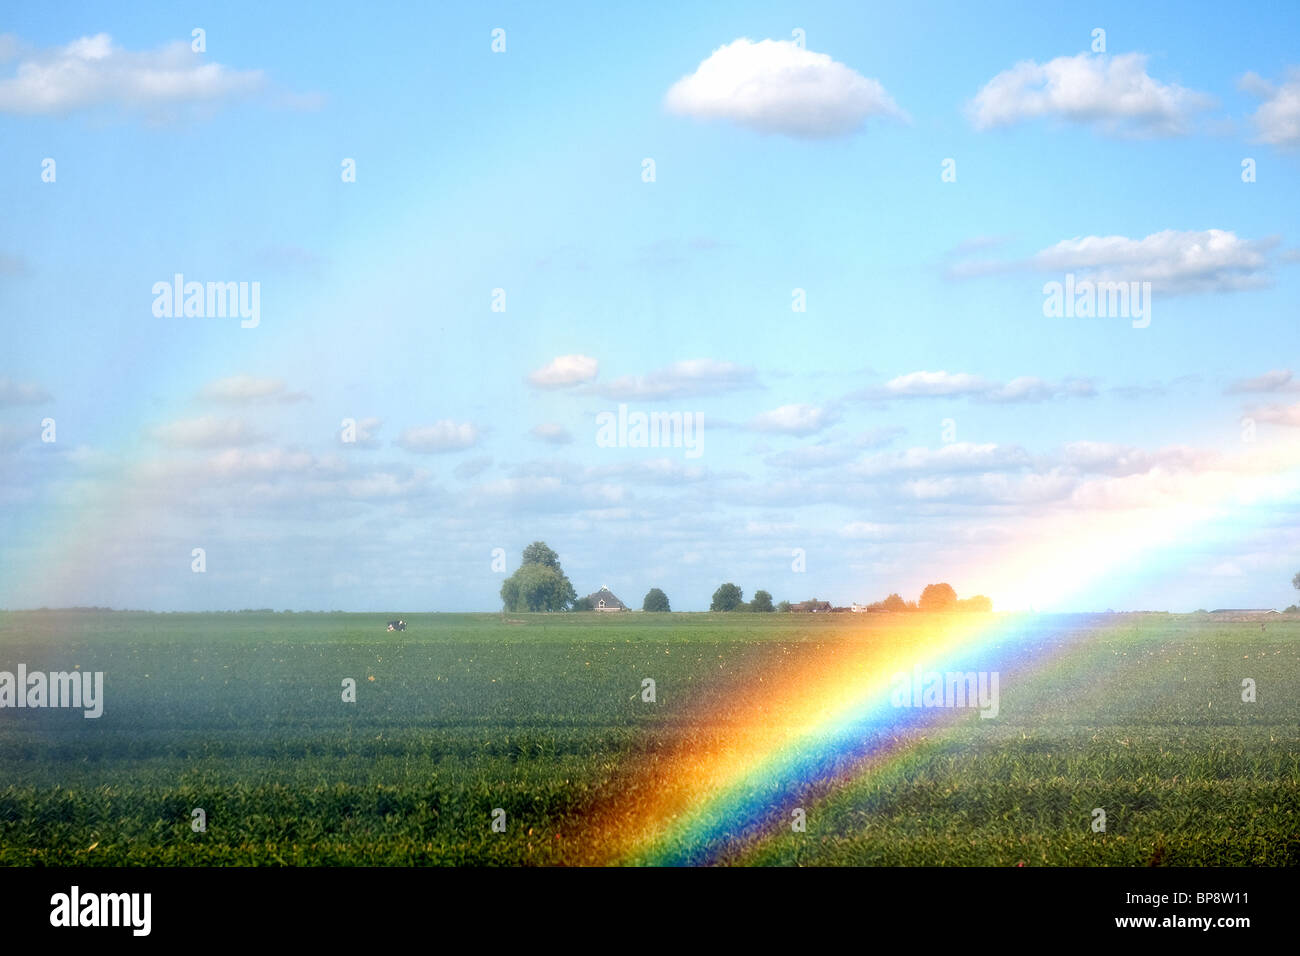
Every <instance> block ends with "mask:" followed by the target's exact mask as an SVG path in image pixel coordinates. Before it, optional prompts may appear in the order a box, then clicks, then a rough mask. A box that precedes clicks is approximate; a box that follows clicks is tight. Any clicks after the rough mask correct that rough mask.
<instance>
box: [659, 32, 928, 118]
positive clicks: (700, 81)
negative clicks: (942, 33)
mask: <svg viewBox="0 0 1300 956" xmlns="http://www.w3.org/2000/svg"><path fill="white" fill-rule="evenodd" d="M664 104H665V106H666V107H667V108H668V109H669V110H670V111H671V112H673V113H677V114H680V115H684V116H694V117H697V118H700V119H725V120H730V121H732V122H734V123H737V124H739V125H741V126H747V127H749V128H751V129H756V130H759V131H761V132H764V133H782V134H785V135H786V136H797V137H804V138H823V137H829V136H842V135H847V134H849V133H853V132H855V131H857V130H858V129H860V128H861V127H862V125H863V123H865V122H866V120H867V119H868V118H870V117H872V116H891V117H895V118H898V119H906V115H905V114H904V113H903V111H902V110H900V109H899V108H898V105H897V104H896V103H895V102H894V100H893V98H892V97H890V95H889V94H888V93H887V92H886V91H885V88H884V87H883V86H881V85H880V82H879V81H877V80H873V79H870V78H868V77H865V76H862V75H861V74H859V73H857V72H856V71H854V70H853V69H851V68H850V67H847V66H845V65H844V64H843V63H838V62H836V61H835V60H833V59H831V58H830V57H829V56H828V55H827V54H825V53H814V52H813V51H811V50H806V49H804V48H803V47H801V46H798V45H797V44H795V43H793V42H791V41H789V40H761V41H759V42H758V43H755V42H754V41H752V40H749V39H745V38H741V39H738V40H735V41H733V42H731V43H728V44H726V45H724V46H721V47H718V49H716V50H714V51H713V53H712V54H710V55H709V57H708V58H707V59H705V60H704V61H703V62H702V63H701V64H700V65H699V66H698V67H697V68H696V70H695V72H694V73H692V74H690V75H689V76H685V77H683V78H682V79H680V80H678V81H677V82H676V83H674V84H673V86H672V88H671V89H669V90H668V94H667V96H666V97H665V99H664Z"/></svg>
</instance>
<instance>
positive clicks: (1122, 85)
mask: <svg viewBox="0 0 1300 956" xmlns="http://www.w3.org/2000/svg"><path fill="white" fill-rule="evenodd" d="M1146 61H1147V58H1146V56H1145V55H1144V54H1141V53H1124V54H1121V55H1118V56H1114V57H1110V56H1106V55H1105V54H1102V55H1093V54H1089V53H1080V54H1077V55H1076V56H1058V57H1057V58H1056V59H1054V60H1050V61H1048V62H1047V63H1037V62H1035V61H1033V60H1025V61H1023V62H1021V63H1017V64H1016V65H1015V66H1013V67H1012V68H1011V69H1009V70H1004V71H1003V72H1001V73H999V74H998V75H997V76H995V77H993V79H991V80H989V82H988V83H986V84H985V85H984V88H983V89H981V90H980V91H979V93H977V94H976V96H975V98H974V99H973V100H972V101H971V103H970V105H969V114H970V118H971V121H972V122H973V123H974V125H975V128H976V129H980V130H987V129H993V128H996V127H1001V126H1009V125H1012V124H1015V123H1020V122H1023V121H1024V120H1029V119H1038V118H1042V117H1052V118H1056V119H1060V120H1064V121H1066V122H1072V123H1080V124H1084V125H1090V126H1095V127H1097V128H1099V129H1101V130H1102V131H1104V132H1107V133H1112V134H1128V135H1139V136H1174V135H1178V134H1181V133H1185V132H1186V131H1187V129H1188V126H1189V124H1190V119H1191V117H1192V115H1193V114H1194V113H1195V112H1196V111H1198V110H1201V109H1205V108H1206V107H1208V106H1211V105H1212V104H1213V102H1214V101H1213V99H1212V98H1211V97H1209V96H1206V95H1205V94H1203V93H1197V92H1195V91H1193V90H1188V89H1185V88H1183V87H1181V86H1178V85H1177V84H1172V83H1171V84H1166V83H1160V82H1159V81H1157V80H1154V79H1152V78H1151V76H1150V75H1149V74H1148V73H1147V71H1146Z"/></svg>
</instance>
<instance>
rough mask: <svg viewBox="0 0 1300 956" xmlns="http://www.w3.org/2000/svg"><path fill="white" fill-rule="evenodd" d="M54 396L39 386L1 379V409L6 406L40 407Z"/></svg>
mask: <svg viewBox="0 0 1300 956" xmlns="http://www.w3.org/2000/svg"><path fill="white" fill-rule="evenodd" d="M52 397H53V396H51V395H50V393H49V392H47V391H46V390H45V389H43V388H41V387H40V386H39V385H34V384H32V383H30V382H15V381H14V380H13V379H10V378H0V408H3V407H4V406H6V405H39V404H40V403H41V402H48V401H50V400H51V398H52Z"/></svg>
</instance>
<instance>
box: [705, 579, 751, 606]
mask: <svg viewBox="0 0 1300 956" xmlns="http://www.w3.org/2000/svg"><path fill="white" fill-rule="evenodd" d="M744 602H745V592H744V591H742V590H740V588H738V587H736V585H734V584H732V583H731V582H730V581H728V582H727V583H726V584H724V585H722V587H720V588H718V589H717V590H716V591H714V592H713V603H712V604H710V605H709V610H710V611H734V610H736V609H737V608H738V607H740V606H741V605H742V604H743V603H744Z"/></svg>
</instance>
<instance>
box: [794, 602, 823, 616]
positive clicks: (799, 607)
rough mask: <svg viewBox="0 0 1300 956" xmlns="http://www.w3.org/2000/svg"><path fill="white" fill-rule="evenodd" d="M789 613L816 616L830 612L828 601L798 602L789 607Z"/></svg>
mask: <svg viewBox="0 0 1300 956" xmlns="http://www.w3.org/2000/svg"><path fill="white" fill-rule="evenodd" d="M790 610H791V611H796V612H799V613H803V614H817V613H820V612H826V611H829V610H831V602H830V601H800V602H799V603H798V604H791V605H790Z"/></svg>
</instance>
